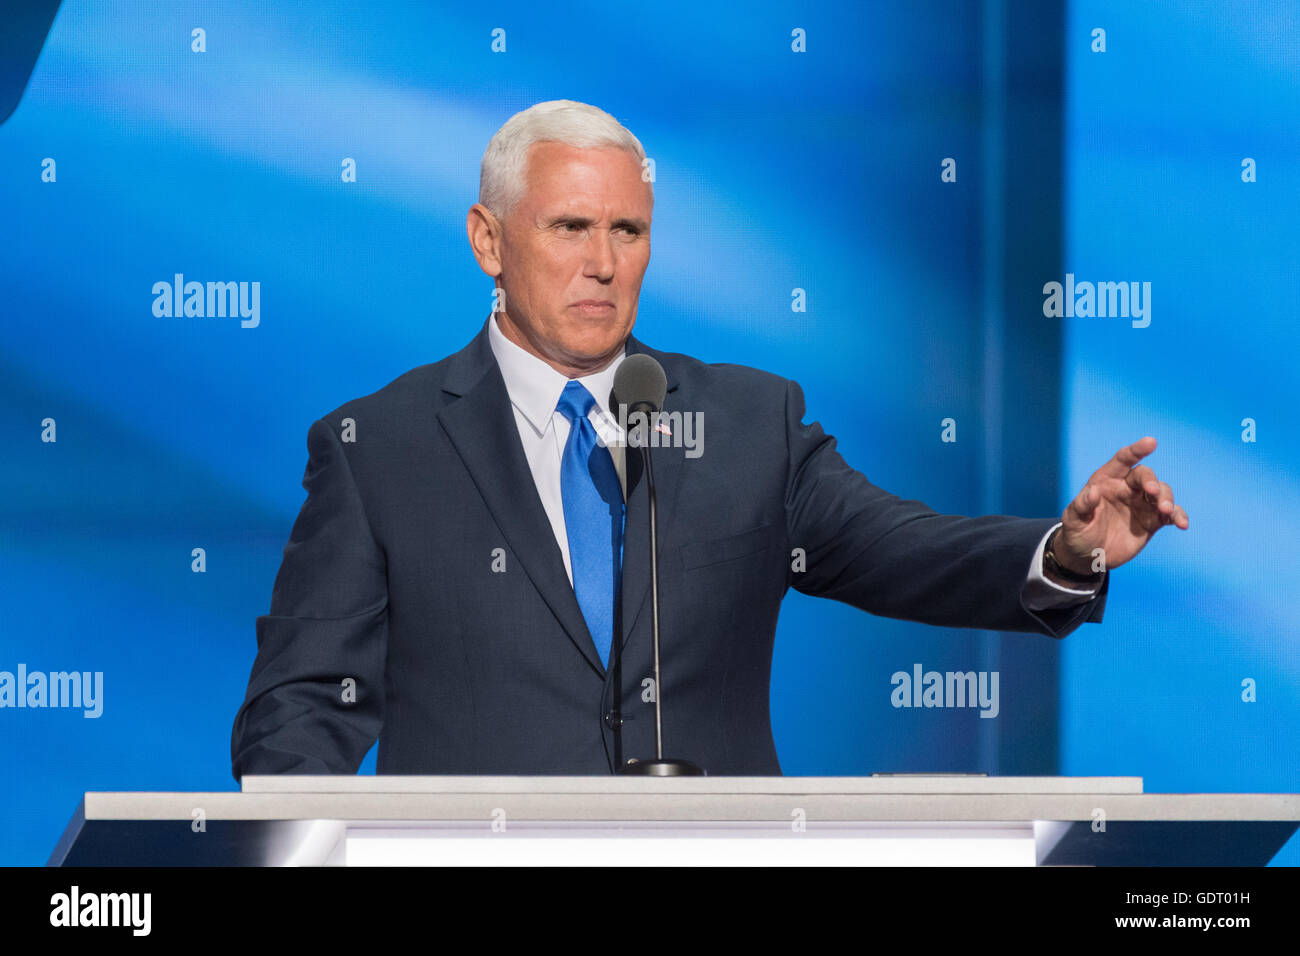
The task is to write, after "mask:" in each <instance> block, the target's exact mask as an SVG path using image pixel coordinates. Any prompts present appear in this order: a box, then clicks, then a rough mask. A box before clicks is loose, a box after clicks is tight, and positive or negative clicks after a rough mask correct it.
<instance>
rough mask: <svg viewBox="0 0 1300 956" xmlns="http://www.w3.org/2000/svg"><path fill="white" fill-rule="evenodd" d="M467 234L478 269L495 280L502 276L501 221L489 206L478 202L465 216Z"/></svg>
mask: <svg viewBox="0 0 1300 956" xmlns="http://www.w3.org/2000/svg"><path fill="white" fill-rule="evenodd" d="M465 232H466V233H467V234H468V235H469V247H470V250H471V251H472V252H473V253H474V258H475V259H477V260H478V267H479V268H480V269H482V270H483V271H484V272H486V273H487V274H488V275H490V276H491V277H492V278H494V279H495V278H496V277H497V276H499V275H501V272H502V267H501V233H502V228H501V220H499V219H497V217H496V216H494V215H492V211H491V210H489V209H488V208H487V206H484V205H483V204H482V203H477V202H476V203H475V204H474V205H472V206H470V207H469V213H468V214H467V215H466V216H465Z"/></svg>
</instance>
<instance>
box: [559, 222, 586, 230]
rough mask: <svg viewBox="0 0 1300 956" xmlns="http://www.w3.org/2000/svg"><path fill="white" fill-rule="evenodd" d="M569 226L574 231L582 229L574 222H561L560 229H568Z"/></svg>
mask: <svg viewBox="0 0 1300 956" xmlns="http://www.w3.org/2000/svg"><path fill="white" fill-rule="evenodd" d="M570 226H572V227H573V228H574V229H581V228H582V227H581V226H579V225H578V224H577V223H576V222H562V223H560V228H561V229H568V228H569V227H570Z"/></svg>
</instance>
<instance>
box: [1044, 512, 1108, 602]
mask: <svg viewBox="0 0 1300 956" xmlns="http://www.w3.org/2000/svg"><path fill="white" fill-rule="evenodd" d="M1060 526H1061V522H1059V521H1058V522H1057V523H1056V524H1054V525H1052V527H1050V528H1048V529H1047V533H1046V534H1045V535H1043V537H1042V540H1040V541H1039V542H1038V550H1037V551H1035V552H1034V560H1033V561H1032V562H1031V563H1030V565H1029V577H1028V578H1027V579H1026V580H1025V590H1024V599H1025V606H1026V607H1027V608H1029V609H1030V610H1031V611H1043V610H1047V609H1048V608H1054V607H1069V606H1070V605H1073V604H1083V603H1085V602H1087V601H1091V600H1092V599H1093V598H1094V597H1096V596H1097V592H1098V591H1099V590H1100V589H1101V585H1100V584H1099V585H1097V586H1096V587H1093V588H1066V587H1062V586H1061V585H1059V584H1057V583H1056V582H1055V581H1049V580H1048V579H1047V578H1046V577H1045V576H1044V575H1043V553H1044V552H1045V551H1046V550H1047V539H1048V538H1050V537H1051V536H1052V532H1053V531H1055V530H1056V529H1057V528H1059V527H1060ZM1105 573H1106V572H1104V571H1103V572H1102V574H1105Z"/></svg>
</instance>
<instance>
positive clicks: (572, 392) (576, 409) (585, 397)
mask: <svg viewBox="0 0 1300 956" xmlns="http://www.w3.org/2000/svg"><path fill="white" fill-rule="evenodd" d="M595 405H596V397H595V396H594V395H592V394H591V392H589V391H587V389H586V388H585V387H584V386H583V384H582V383H581V382H579V381H578V380H577V379H576V378H572V379H569V382H568V384H567V385H565V386H564V391H563V392H561V393H560V400H559V402H558V403H557V404H556V406H555V410H556V411H557V412H559V413H560V414H561V415H563V416H564V417H565V418H567V419H568V420H569V424H573V423H574V422H576V421H579V420H581V419H584V418H586V417H587V416H588V415H590V414H591V410H592V408H594V407H595Z"/></svg>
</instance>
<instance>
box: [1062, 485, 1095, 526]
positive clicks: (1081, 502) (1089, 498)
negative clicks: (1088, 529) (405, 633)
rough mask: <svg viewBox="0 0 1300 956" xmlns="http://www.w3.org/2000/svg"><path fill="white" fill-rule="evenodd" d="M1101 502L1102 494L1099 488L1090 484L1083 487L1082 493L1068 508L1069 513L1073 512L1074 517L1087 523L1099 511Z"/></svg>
mask: <svg viewBox="0 0 1300 956" xmlns="http://www.w3.org/2000/svg"><path fill="white" fill-rule="evenodd" d="M1100 501H1101V492H1100V491H1098V490H1097V486H1096V485H1094V484H1092V483H1091V482H1089V483H1088V484H1086V485H1084V486H1083V490H1082V491H1080V492H1079V493H1078V494H1077V495H1076V496H1075V498H1074V500H1073V501H1071V502H1070V506H1069V507H1068V508H1066V511H1067V512H1073V514H1074V516H1075V517H1076V518H1078V519H1079V520H1080V521H1087V520H1088V519H1089V518H1091V517H1092V513H1093V512H1094V511H1096V510H1097V504H1098V502H1100Z"/></svg>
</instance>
